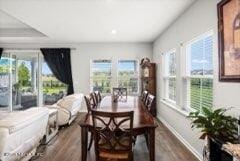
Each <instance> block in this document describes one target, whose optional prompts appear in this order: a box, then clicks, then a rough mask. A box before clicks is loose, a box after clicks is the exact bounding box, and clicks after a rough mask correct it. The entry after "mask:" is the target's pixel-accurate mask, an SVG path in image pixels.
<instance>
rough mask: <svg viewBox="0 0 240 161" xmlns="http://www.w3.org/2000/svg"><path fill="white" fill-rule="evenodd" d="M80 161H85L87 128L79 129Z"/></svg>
mask: <svg viewBox="0 0 240 161" xmlns="http://www.w3.org/2000/svg"><path fill="white" fill-rule="evenodd" d="M81 143H82V161H86V160H87V144H88V128H87V127H81Z"/></svg>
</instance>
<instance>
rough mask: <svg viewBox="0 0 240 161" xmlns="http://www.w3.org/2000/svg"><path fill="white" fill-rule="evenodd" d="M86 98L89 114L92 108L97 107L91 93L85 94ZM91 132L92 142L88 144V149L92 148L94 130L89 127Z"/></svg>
mask: <svg viewBox="0 0 240 161" xmlns="http://www.w3.org/2000/svg"><path fill="white" fill-rule="evenodd" d="M84 99H85V102H86V106H87V111H88V114H91V113H92V109H93V108H95V107H96V106H94V105H93V100H92V98H91V96H90V95H86V96H84ZM89 132H90V133H91V135H90V142H89V145H88V150H90V149H91V147H92V143H93V133H92V131H90V129H89Z"/></svg>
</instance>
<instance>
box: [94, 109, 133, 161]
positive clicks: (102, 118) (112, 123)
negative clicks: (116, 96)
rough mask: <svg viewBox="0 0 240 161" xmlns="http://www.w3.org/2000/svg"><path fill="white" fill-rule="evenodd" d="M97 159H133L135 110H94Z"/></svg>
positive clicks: (99, 160)
mask: <svg viewBox="0 0 240 161" xmlns="http://www.w3.org/2000/svg"><path fill="white" fill-rule="evenodd" d="M92 120H93V134H94V145H95V154H96V161H102V160H114V161H115V160H116V161H117V160H122V161H133V148H132V136H133V111H129V112H104V111H95V110H92Z"/></svg>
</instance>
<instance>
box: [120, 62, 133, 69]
mask: <svg viewBox="0 0 240 161" xmlns="http://www.w3.org/2000/svg"><path fill="white" fill-rule="evenodd" d="M135 67H136V65H135V61H119V63H118V70H119V71H135V70H136V69H135Z"/></svg>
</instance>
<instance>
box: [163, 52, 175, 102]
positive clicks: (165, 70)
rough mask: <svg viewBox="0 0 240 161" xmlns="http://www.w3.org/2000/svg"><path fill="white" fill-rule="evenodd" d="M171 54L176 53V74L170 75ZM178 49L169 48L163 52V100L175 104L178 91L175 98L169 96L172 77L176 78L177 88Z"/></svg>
mask: <svg viewBox="0 0 240 161" xmlns="http://www.w3.org/2000/svg"><path fill="white" fill-rule="evenodd" d="M170 54H174V57H175V58H174V60H175V75H170V72H169V65H170V64H169V56H170ZM176 58H177V50H176V49H175V48H173V49H171V50H168V51H167V52H165V53H164V54H163V60H164V61H163V73H164V75H163V88H164V94H163V100H165V101H167V102H169V103H171V104H173V105H174V106H176V103H177V92H176V96H175V97H176V98H175V100H173V99H171V98H169V80H170V79H171V78H175V84H176V89H177V59H176Z"/></svg>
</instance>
